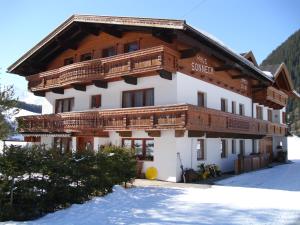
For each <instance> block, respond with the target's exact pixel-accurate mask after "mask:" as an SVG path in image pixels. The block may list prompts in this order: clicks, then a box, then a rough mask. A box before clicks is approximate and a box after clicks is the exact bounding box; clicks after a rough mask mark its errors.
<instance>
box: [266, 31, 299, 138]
mask: <svg viewBox="0 0 300 225" xmlns="http://www.w3.org/2000/svg"><path fill="white" fill-rule="evenodd" d="M281 62H284V63H285V64H286V66H287V68H288V70H289V72H290V74H291V77H292V80H293V83H294V87H295V89H296V91H298V93H300V30H298V31H297V32H295V33H294V34H293V35H291V36H290V37H289V38H288V39H287V40H286V41H285V42H283V43H282V44H281V45H280V46H279V47H278V48H276V49H275V50H274V51H273V52H272V53H271V54H270V55H269V56H268V57H267V58H266V59H265V60H264V61H263V62H262V65H269V64H280V63H281ZM287 114H288V123H290V124H291V128H292V131H293V132H294V133H296V134H298V135H300V100H296V99H293V98H291V99H289V102H288V105H287Z"/></svg>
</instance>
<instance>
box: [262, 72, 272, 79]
mask: <svg viewBox="0 0 300 225" xmlns="http://www.w3.org/2000/svg"><path fill="white" fill-rule="evenodd" d="M263 72H264V74H266V75H267V76H268V77H270V78H272V79H273V78H274V75H273V74H272V73H271V72H270V71H263Z"/></svg>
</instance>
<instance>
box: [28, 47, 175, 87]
mask: <svg viewBox="0 0 300 225" xmlns="http://www.w3.org/2000/svg"><path fill="white" fill-rule="evenodd" d="M178 56H179V55H178V53H177V52H176V51H174V50H172V49H170V48H168V47H165V46H157V47H153V48H148V49H142V50H138V51H135V52H130V53H124V54H120V55H115V56H111V57H107V58H99V59H94V60H89V61H84V62H78V63H74V64H71V65H67V66H63V67H60V68H58V69H54V70H49V71H46V72H42V73H38V74H34V75H31V76H28V77H27V80H28V81H29V82H28V88H29V89H30V90H31V91H33V92H34V91H45V90H49V89H51V88H60V87H65V86H68V85H71V84H79V83H87V84H88V83H91V82H92V81H93V80H114V79H120V78H121V76H124V75H139V74H145V73H149V72H156V71H159V70H167V71H169V72H175V71H176V69H177V58H178Z"/></svg>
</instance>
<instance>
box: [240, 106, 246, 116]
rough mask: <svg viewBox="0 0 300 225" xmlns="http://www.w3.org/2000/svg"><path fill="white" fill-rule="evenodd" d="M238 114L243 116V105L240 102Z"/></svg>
mask: <svg viewBox="0 0 300 225" xmlns="http://www.w3.org/2000/svg"><path fill="white" fill-rule="evenodd" d="M239 115H240V116H245V105H244V104H242V103H240V104H239Z"/></svg>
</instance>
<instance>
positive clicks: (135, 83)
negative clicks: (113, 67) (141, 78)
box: [122, 75, 137, 85]
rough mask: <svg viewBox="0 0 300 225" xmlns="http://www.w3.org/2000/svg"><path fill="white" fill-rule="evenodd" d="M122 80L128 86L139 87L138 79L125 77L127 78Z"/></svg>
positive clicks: (124, 77)
mask: <svg viewBox="0 0 300 225" xmlns="http://www.w3.org/2000/svg"><path fill="white" fill-rule="evenodd" d="M122 78H123V79H124V81H125V83H127V84H132V85H137V77H134V76H130V75H125V76H122Z"/></svg>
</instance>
